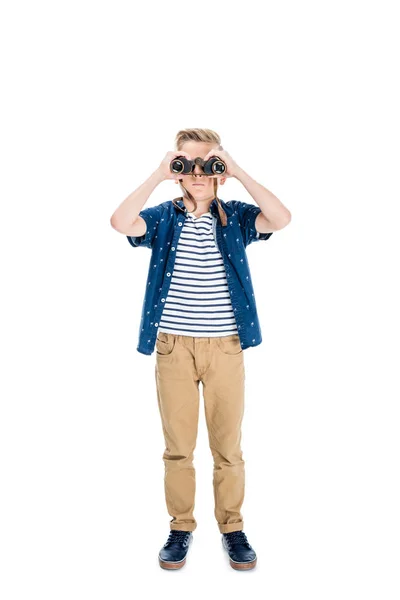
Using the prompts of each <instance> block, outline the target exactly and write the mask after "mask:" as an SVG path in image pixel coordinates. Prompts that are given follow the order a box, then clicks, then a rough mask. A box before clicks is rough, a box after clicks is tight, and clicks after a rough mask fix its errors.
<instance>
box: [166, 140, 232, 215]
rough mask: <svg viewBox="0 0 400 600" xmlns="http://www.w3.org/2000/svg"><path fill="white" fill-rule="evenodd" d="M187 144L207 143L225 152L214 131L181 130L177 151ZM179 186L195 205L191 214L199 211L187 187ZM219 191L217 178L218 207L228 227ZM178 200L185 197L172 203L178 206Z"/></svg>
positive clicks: (215, 189) (215, 181)
mask: <svg viewBox="0 0 400 600" xmlns="http://www.w3.org/2000/svg"><path fill="white" fill-rule="evenodd" d="M186 142H205V143H207V144H214V145H216V147H217V148H218V150H223V147H222V145H221V138H220V136H219V135H218V133H217V132H216V131H213V130H212V129H181V130H180V131H178V133H177V134H176V136H175V149H176V150H181V149H182V146H183V144H185V143H186ZM179 185H180V186H181V188H182V190H183V193H184V196H186V197H187V198H188V199H189V200H190V201H191V202H192V203H193V204H194V209H193V210H192V211H190V212H195V211H196V210H197V202H196V200H195V199H194V197H193V196H192V194H191V193H190V192H189V190H187V189H186V188H185V186H184V185H183V184H182V182H179ZM217 189H218V180H217V179H216V178H215V179H214V195H215V198H216V200H217V206H218V211H219V215H220V218H221V222H222V225H223V226H224V227H225V226H226V225H227V218H226V214H225V211H224V209H223V208H222V206H221V203H220V200H219V198H218V197H217ZM178 199H179V200H182V201H183V197H181V198H174V200H172V202H173V204H174V205H175V206H177V204H176V202H175V201H176V200H178ZM177 208H180V207H179V206H177Z"/></svg>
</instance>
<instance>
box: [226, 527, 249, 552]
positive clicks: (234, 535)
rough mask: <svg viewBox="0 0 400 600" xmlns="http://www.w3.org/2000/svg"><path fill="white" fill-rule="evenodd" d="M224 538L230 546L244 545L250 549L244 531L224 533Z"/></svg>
mask: <svg viewBox="0 0 400 600" xmlns="http://www.w3.org/2000/svg"><path fill="white" fill-rule="evenodd" d="M225 536H226V538H227V540H228V542H229V543H230V544H244V545H245V546H247V547H248V548H250V544H249V541H248V539H247V537H246V534H245V533H244V531H231V532H230V533H226V534H225Z"/></svg>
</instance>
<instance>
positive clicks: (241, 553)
mask: <svg viewBox="0 0 400 600" xmlns="http://www.w3.org/2000/svg"><path fill="white" fill-rule="evenodd" d="M222 545H223V547H224V549H225V550H226V551H227V553H228V555H229V563H230V565H231V567H232V568H233V569H237V570H239V571H241V570H244V569H253V568H254V567H255V566H256V564H257V555H256V553H255V552H254V550H253V548H252V547H251V546H250V544H249V542H248V540H247V537H246V534H245V533H244V531H231V532H230V533H223V534H222Z"/></svg>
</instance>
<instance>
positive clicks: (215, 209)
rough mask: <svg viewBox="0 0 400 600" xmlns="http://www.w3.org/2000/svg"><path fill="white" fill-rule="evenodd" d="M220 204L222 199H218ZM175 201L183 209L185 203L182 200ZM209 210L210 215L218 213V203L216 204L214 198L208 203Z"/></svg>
mask: <svg viewBox="0 0 400 600" xmlns="http://www.w3.org/2000/svg"><path fill="white" fill-rule="evenodd" d="M220 202H221V205H222V200H220ZM176 203H177V204H178V205H179V206H180V207H181V208H183V209H185V208H186V207H185V203H184V202H183V200H177V201H176ZM210 212H211V214H212V215H215V216H216V215H217V214H218V205H217V200H216V198H214V200H213V201H212V202H211V204H210Z"/></svg>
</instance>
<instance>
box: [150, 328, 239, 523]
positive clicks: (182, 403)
mask: <svg viewBox="0 0 400 600" xmlns="http://www.w3.org/2000/svg"><path fill="white" fill-rule="evenodd" d="M155 377H156V384H157V397H158V406H159V410H160V415H161V421H162V428H163V432H164V439H165V451H164V454H163V460H164V465H165V476H164V489H165V500H166V504H167V509H168V513H169V514H170V515H171V517H172V520H171V521H170V529H181V530H184V531H194V530H195V529H196V527H197V522H196V519H195V517H194V515H193V511H194V506H195V490H196V479H195V469H194V466H193V462H192V461H193V452H194V449H195V446H196V439H197V429H198V419H199V381H201V382H202V384H203V397H204V406H205V416H206V424H207V429H208V439H209V444H210V449H211V452H212V455H213V459H214V471H213V486H214V507H215V508H214V514H215V518H216V520H217V523H218V527H219V531H220V532H221V533H228V532H230V531H237V530H241V529H243V516H242V514H241V512H240V509H241V506H242V503H243V500H244V488H245V473H244V460H243V458H242V451H241V447H240V443H241V424H242V418H243V411H244V380H245V369H244V360H243V350H242V348H241V345H240V340H239V335H238V334H232V335H228V336H226V337H193V336H186V335H175V334H172V333H165V332H162V331H159V332H158V337H157V340H156V366H155Z"/></svg>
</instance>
